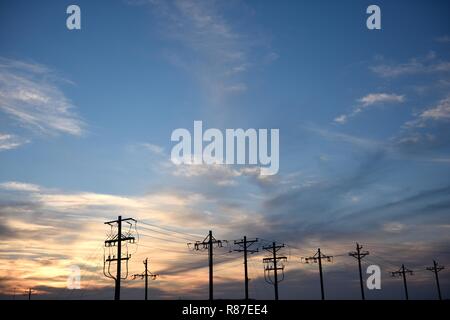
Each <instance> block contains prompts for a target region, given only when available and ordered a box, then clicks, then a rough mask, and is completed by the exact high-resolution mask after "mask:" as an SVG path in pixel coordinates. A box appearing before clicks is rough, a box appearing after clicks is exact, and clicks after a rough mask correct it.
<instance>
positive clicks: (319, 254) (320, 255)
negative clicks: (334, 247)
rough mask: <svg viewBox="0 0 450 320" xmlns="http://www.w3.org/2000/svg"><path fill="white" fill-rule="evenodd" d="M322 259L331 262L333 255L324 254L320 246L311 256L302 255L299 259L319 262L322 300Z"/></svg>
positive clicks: (322, 295) (323, 295) (323, 294)
mask: <svg viewBox="0 0 450 320" xmlns="http://www.w3.org/2000/svg"><path fill="white" fill-rule="evenodd" d="M322 259H326V260H327V261H328V262H332V261H333V260H332V259H333V256H327V255H324V254H323V253H322V252H321V251H320V248H318V249H317V252H316V253H315V254H314V255H313V256H312V257H307V258H304V257H302V259H301V261H302V262H303V263H310V261H312V262H314V263H317V262H319V274H320V293H321V297H322V300H325V291H324V288H323V273H322Z"/></svg>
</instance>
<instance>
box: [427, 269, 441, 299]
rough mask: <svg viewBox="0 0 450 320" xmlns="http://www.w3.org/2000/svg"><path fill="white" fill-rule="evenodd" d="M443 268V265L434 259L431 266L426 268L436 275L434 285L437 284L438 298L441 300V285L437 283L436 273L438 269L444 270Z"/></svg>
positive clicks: (437, 276)
mask: <svg viewBox="0 0 450 320" xmlns="http://www.w3.org/2000/svg"><path fill="white" fill-rule="evenodd" d="M444 269H445V267H444V266H440V265H439V264H438V263H437V262H436V261H435V260H433V266H432V267H428V268H427V270H428V271H432V272H433V273H434V275H435V277H436V286H437V291H438V297H439V300H442V295H441V286H440V285H439V275H438V273H439V271H441V270H444Z"/></svg>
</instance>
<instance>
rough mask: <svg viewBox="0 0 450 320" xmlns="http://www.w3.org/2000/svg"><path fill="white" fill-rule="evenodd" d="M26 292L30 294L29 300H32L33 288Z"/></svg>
mask: <svg viewBox="0 0 450 320" xmlns="http://www.w3.org/2000/svg"><path fill="white" fill-rule="evenodd" d="M25 293H26V294H28V300H31V294H32V293H33V289H31V288H29V289H28V290H27V291H26V292H25Z"/></svg>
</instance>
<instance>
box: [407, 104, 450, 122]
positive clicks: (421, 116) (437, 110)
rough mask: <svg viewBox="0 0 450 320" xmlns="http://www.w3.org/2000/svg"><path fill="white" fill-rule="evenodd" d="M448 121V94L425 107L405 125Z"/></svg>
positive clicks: (449, 109) (449, 115)
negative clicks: (432, 104)
mask: <svg viewBox="0 0 450 320" xmlns="http://www.w3.org/2000/svg"><path fill="white" fill-rule="evenodd" d="M448 121H450V96H447V97H446V98H444V99H442V100H440V101H439V102H438V103H437V104H436V105H434V106H432V107H429V108H426V109H425V110H423V111H421V112H420V113H418V114H417V115H416V118H415V119H414V120H411V121H408V122H407V123H406V124H405V127H407V128H411V127H425V126H426V125H427V123H430V122H448Z"/></svg>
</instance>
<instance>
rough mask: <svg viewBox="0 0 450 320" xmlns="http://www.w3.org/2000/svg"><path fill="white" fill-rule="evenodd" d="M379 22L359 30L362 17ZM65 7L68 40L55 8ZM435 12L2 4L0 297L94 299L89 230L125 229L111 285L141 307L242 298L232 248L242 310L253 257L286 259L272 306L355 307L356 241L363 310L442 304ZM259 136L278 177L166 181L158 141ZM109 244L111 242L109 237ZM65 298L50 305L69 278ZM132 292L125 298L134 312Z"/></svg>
mask: <svg viewBox="0 0 450 320" xmlns="http://www.w3.org/2000/svg"><path fill="white" fill-rule="evenodd" d="M374 3H376V4H377V5H379V6H380V8H381V14H382V29H381V30H368V29H367V27H366V19H367V17H368V15H367V14H366V8H367V7H368V6H369V5H371V4H374ZM70 4H77V5H79V7H80V8H81V30H68V29H67V28H66V18H67V16H68V15H67V14H66V8H67V6H69V5H70ZM449 12H450V2H448V1H437V0H436V1H433V2H432V3H431V2H430V1H424V0H423V1H381V0H380V1H376V2H373V1H365V0H354V1H350V0H345V1H331V0H330V1H306V0H302V1H256V0H252V1H243V0H231V1H219V0H216V1H194V0H173V1H163V0H116V1H101V0H96V1H87V0H77V1H65V0H59V1H48V0H42V1H23V0H1V1H0V272H1V273H0V298H2V299H11V298H12V297H13V296H14V295H16V299H25V291H26V290H27V289H28V288H33V290H34V293H33V298H35V299H39V298H40V299H96V298H97V299H112V298H113V295H114V283H113V281H112V280H110V279H107V278H105V277H104V276H103V270H102V268H103V257H104V253H106V254H108V251H107V250H106V251H104V240H105V239H106V238H107V237H108V234H109V233H110V232H111V230H110V228H109V227H108V226H107V225H105V224H104V222H105V221H109V220H114V219H116V218H117V216H118V215H122V216H123V217H131V218H135V219H136V220H137V221H138V222H137V233H136V231H134V232H135V234H136V236H138V240H139V241H138V244H137V245H129V247H128V249H129V252H130V253H132V258H131V260H130V264H129V273H130V275H132V274H137V273H142V272H143V264H142V261H143V260H144V259H145V258H147V257H148V259H149V261H150V270H151V271H152V272H153V273H158V274H159V275H160V276H159V278H157V280H155V281H151V282H150V291H149V292H150V293H149V296H150V298H151V299H178V298H186V299H187V298H193V299H207V298H208V268H207V267H208V265H207V263H208V259H207V252H204V251H197V252H195V251H193V250H191V249H190V248H189V247H188V246H187V243H188V242H195V241H196V240H203V238H204V237H205V236H206V235H207V233H208V230H213V232H214V236H215V237H216V238H217V239H222V240H229V241H230V242H229V244H230V245H225V246H224V248H220V249H218V250H217V251H216V256H215V257H214V258H215V297H217V298H242V297H243V295H244V291H243V266H242V254H241V253H236V252H230V250H233V249H235V247H233V246H232V245H231V244H232V243H233V241H234V240H238V239H240V238H242V237H243V236H244V235H247V236H248V237H250V238H255V237H257V238H260V239H261V240H260V242H259V244H258V245H256V246H255V248H256V247H258V246H259V251H260V252H258V253H257V254H254V255H252V256H251V258H250V261H249V272H250V278H251V281H250V296H251V297H252V298H255V299H272V298H273V287H272V286H270V285H269V284H267V283H266V282H265V281H264V273H263V267H264V265H263V263H262V259H263V258H264V257H266V256H267V254H266V252H265V251H264V250H263V249H262V246H264V245H267V244H268V243H270V242H271V241H277V242H279V243H285V244H286V246H285V248H284V249H283V250H281V251H280V253H282V254H284V255H286V256H287V257H288V261H287V263H286V265H285V279H284V281H283V282H282V283H281V284H280V298H281V299H319V298H320V287H319V278H318V270H317V265H305V264H302V263H301V262H300V260H301V257H304V256H311V255H313V254H314V253H315V251H316V250H317V248H318V247H320V248H322V250H323V252H324V253H325V254H328V255H333V256H334V260H333V262H332V263H326V264H325V266H324V277H325V290H326V296H327V298H330V299H359V298H360V292H359V282H358V274H357V263H356V260H355V259H354V258H352V257H349V256H348V252H349V251H353V250H355V245H356V242H359V243H360V244H362V245H363V246H364V250H369V251H370V255H369V256H368V257H366V258H365V259H364V266H367V265H370V264H376V265H379V266H380V267H381V269H382V289H381V290H374V291H370V292H369V291H366V294H367V298H370V299H403V296H404V295H403V287H402V283H401V280H400V279H398V278H391V277H390V274H389V272H391V271H397V270H398V269H399V268H400V266H401V264H402V263H404V264H405V265H406V266H407V267H408V268H410V269H412V270H414V271H416V272H415V274H414V275H413V276H411V277H410V278H409V279H408V281H409V289H410V297H411V298H413V299H414V298H416V299H418V298H424V299H435V298H436V289H435V283H434V278H433V274H432V273H431V272H429V271H426V270H425V268H426V267H427V266H431V265H432V262H433V259H436V260H437V261H438V262H439V263H440V264H442V265H447V269H446V270H444V271H442V272H441V273H440V276H441V287H442V293H443V296H444V297H446V298H450V273H449V270H448V269H450V241H449V240H450V24H449V22H448V13H449ZM195 120H201V121H203V125H204V126H205V128H219V129H221V130H225V129H227V128H244V129H248V128H256V129H258V128H266V129H271V128H276V129H279V130H280V170H279V172H278V174H277V175H273V176H261V175H260V174H259V169H258V168H257V167H255V166H246V165H240V166H238V165H175V164H173V163H172V162H171V160H170V153H171V149H172V147H173V146H174V143H173V142H171V140H170V137H171V133H172V131H173V130H175V129H177V128H187V129H188V130H190V131H192V130H193V123H194V121H195ZM113 231H114V230H113ZM73 265H77V266H79V267H80V269H81V287H82V288H81V290H68V289H67V288H66V287H67V277H68V275H69V273H70V266H73ZM142 288H143V281H142V280H132V279H131V277H130V278H129V279H127V280H124V281H123V289H122V297H123V299H142V298H143V289H142Z"/></svg>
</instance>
